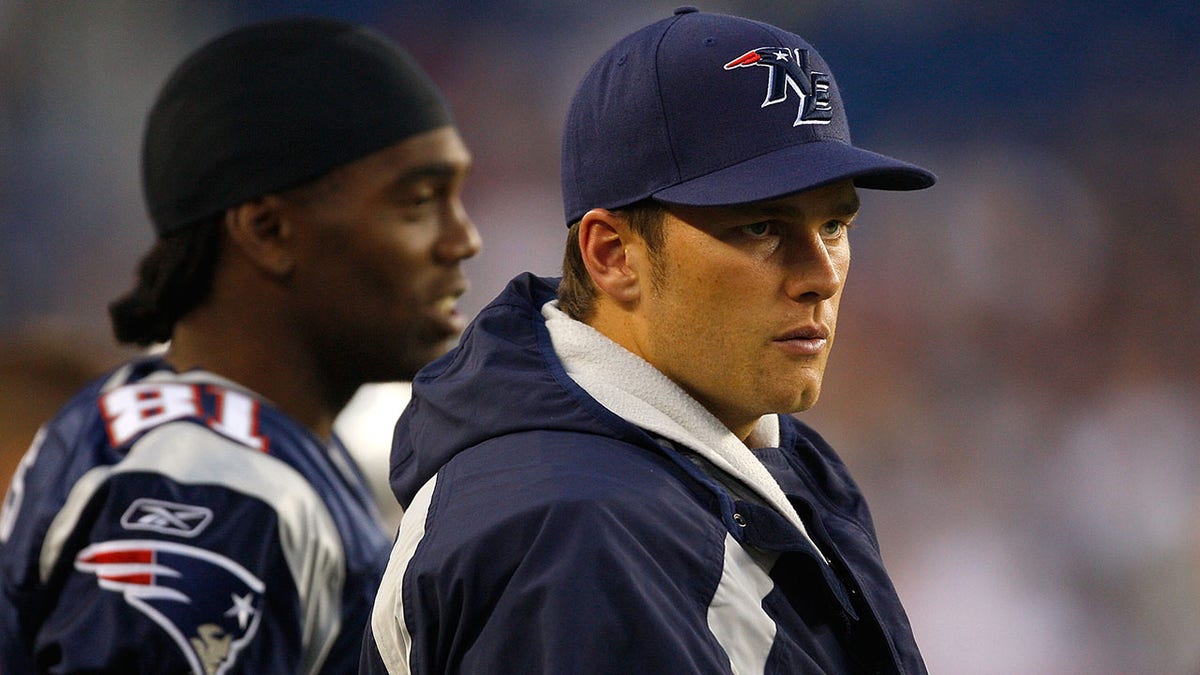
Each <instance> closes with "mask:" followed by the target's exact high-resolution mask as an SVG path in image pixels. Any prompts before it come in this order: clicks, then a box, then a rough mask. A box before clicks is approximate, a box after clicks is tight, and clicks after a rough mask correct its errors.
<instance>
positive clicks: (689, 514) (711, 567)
mask: <svg viewBox="0 0 1200 675" xmlns="http://www.w3.org/2000/svg"><path fill="white" fill-rule="evenodd" d="M555 292H556V287H555V283H554V280H546V279H539V278H536V277H533V276H530V275H522V276H520V277H518V278H517V279H515V280H514V281H513V282H512V283H511V284H510V285H509V287H508V288H507V289H506V290H505V291H504V293H503V294H502V295H501V296H500V297H499V298H497V299H496V300H495V301H494V302H492V303H491V304H490V305H489V306H488V307H487V308H485V309H484V310H483V311H482V312H481V313H480V315H479V316H478V317H477V318H476V320H475V321H474V322H473V323H472V325H471V327H469V328H468V329H467V331H466V332H465V333H464V335H463V339H462V341H461V343H460V345H459V347H457V348H456V349H455V350H453V351H451V352H450V353H449V354H447V355H446V356H444V357H443V358H441V359H439V360H438V361H435V362H434V363H433V364H431V365H430V366H428V367H427V368H426V369H425V370H424V371H422V372H421V373H420V374H419V375H418V376H417V378H416V381H415V382H414V386H413V398H412V401H411V403H410V404H409V407H408V408H407V409H406V410H405V412H404V414H403V415H402V417H401V419H400V421H399V422H398V424H397V427H396V435H395V439H394V446H393V449H392V466H391V479H392V487H393V489H394V491H395V493H396V496H397V498H398V499H399V500H400V502H401V504H403V505H404V506H405V507H406V508H407V511H406V512H405V515H404V518H403V520H402V521H401V525H400V532H399V535H398V538H397V541H396V544H395V546H394V548H393V551H392V557H391V560H390V561H389V563H388V569H387V572H386V573H385V575H384V580H383V582H382V584H381V587H380V591H379V595H378V596H377V598H376V604H375V608H374V610H373V614H372V617H371V624H370V626H369V628H368V633H367V639H366V640H365V641H364V652H363V672H367V673H390V674H392V675H395V674H397V673H410V672H411V673H420V674H433V673H439V674H440V673H622V674H624V673H671V674H672V675H676V674H680V673H905V674H916V673H924V672H925V666H924V663H923V661H922V659H921V655H920V653H919V652H918V650H917V646H916V644H915V642H914V640H913V636H912V632H911V629H910V628H909V624H908V620H907V618H906V616H905V614H904V610H903V608H902V607H901V605H900V601H899V599H898V598H897V596H896V592H895V590H894V589H893V587H892V584H891V582H890V580H889V579H888V575H887V572H886V571H885V570H884V567H883V563H882V561H881V559H880V553H879V546H878V542H877V540H876V536H875V532H874V528H873V525H872V523H871V518H870V515H869V513H868V511H867V506H866V504H865V502H864V501H863V497H862V495H861V494H860V492H859V490H858V488H857V487H856V486H855V484H854V482H853V481H852V480H851V478H850V476H849V474H848V472H847V469H846V467H845V465H844V464H843V463H842V462H841V461H840V460H839V459H838V457H837V455H836V454H835V453H834V452H833V450H832V449H831V448H830V447H829V446H828V445H826V444H825V442H824V441H823V440H822V439H821V438H820V437H819V436H818V435H817V434H816V433H815V432H813V431H812V430H811V429H809V428H808V427H807V426H805V425H804V424H802V423H800V422H799V421H797V420H795V419H794V418H792V417H790V416H778V415H769V416H767V417H764V418H763V419H762V420H761V421H760V423H759V425H758V428H757V429H756V430H755V431H754V433H753V434H752V435H751V438H750V439H749V440H750V443H749V446H752V447H755V449H754V450H751V449H750V448H749V447H748V445H747V444H743V443H742V442H741V441H740V440H738V439H737V437H735V436H734V435H733V434H732V433H730V432H729V431H728V429H726V428H725V427H724V426H722V425H721V424H720V422H719V421H717V420H716V418H714V417H712V416H711V415H710V414H709V413H708V412H707V411H706V410H704V408H703V407H701V406H700V404H699V403H697V402H696V401H695V400H693V399H691V398H690V397H688V396H687V395H686V394H685V393H684V392H683V391H682V390H681V389H680V388H678V387H677V386H676V385H674V384H673V383H672V382H671V381H670V380H668V379H667V378H666V377H665V376H663V375H662V374H661V373H659V372H658V371H657V370H655V369H654V368H653V367H651V366H650V365H649V364H648V363H646V362H645V361H642V360H641V359H639V358H637V357H636V356H634V355H633V354H631V353H629V352H628V351H625V350H624V349H622V348H621V347H619V346H617V345H616V344H615V343H613V342H611V341H610V340H608V339H607V338H605V337H604V336H602V335H601V334H600V333H598V332H596V331H594V330H593V329H591V328H590V327H588V326H587V325H585V324H582V323H580V322H577V321H573V320H571V319H570V318H568V317H566V316H565V315H564V314H563V313H562V312H561V311H559V310H558V309H557V307H556V303H554V302H553V300H554V298H555Z"/></svg>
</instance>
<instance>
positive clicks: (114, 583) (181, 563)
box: [75, 539, 265, 675]
mask: <svg viewBox="0 0 1200 675" xmlns="http://www.w3.org/2000/svg"><path fill="white" fill-rule="evenodd" d="M75 569H77V570H79V571H81V572H90V573H92V574H95V575H96V579H97V581H98V582H99V584H100V587H101V588H103V589H105V590H109V591H113V592H116V593H120V594H121V595H122V596H123V597H124V598H125V601H126V602H128V603H129V604H130V605H132V606H133V607H135V608H137V609H138V611H140V612H142V613H143V614H145V615H146V616H148V617H150V618H151V619H152V620H153V621H154V622H155V623H157V624H158V625H159V626H160V627H162V629H163V630H165V631H166V632H167V633H168V634H169V635H170V636H171V638H172V639H173V640H174V641H175V644H177V645H178V646H179V649H180V650H181V651H182V652H183V656H184V658H186V659H187V662H188V664H189V666H190V667H191V670H192V672H194V673H203V674H204V675H220V674H221V673H227V672H229V670H230V669H231V668H232V667H233V666H234V664H235V662H236V660H237V655H238V652H239V651H241V649H242V648H243V647H245V646H246V644H247V643H249V642H250V640H251V639H253V638H254V635H255V633H256V632H257V630H258V624H259V619H260V618H261V616H262V603H263V591H264V589H265V585H264V584H263V582H262V581H261V580H260V579H259V578H258V577H256V576H254V575H253V574H251V573H250V572H249V571H248V570H247V569H246V568H244V567H242V566H241V565H239V564H237V563H236V562H234V561H232V560H230V559H229V558H226V557H225V556H223V555H219V554H216V553H213V552H212V551H206V550H204V549H201V548H196V547H194V546H187V545H184V544H178V543H174V542H166V541H157V540H150V539H140V540H139V539H126V540H120V541H106V542H102V543H98V544H92V545H91V546H88V547H87V548H85V549H83V550H82V551H80V552H79V554H78V556H76V558H75ZM198 579H201V580H203V585H204V588H205V592H204V593H203V594H202V595H192V594H189V593H188V589H189V588H195V587H196V581H197V580H198Z"/></svg>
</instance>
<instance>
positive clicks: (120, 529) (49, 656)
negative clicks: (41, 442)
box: [4, 421, 344, 673]
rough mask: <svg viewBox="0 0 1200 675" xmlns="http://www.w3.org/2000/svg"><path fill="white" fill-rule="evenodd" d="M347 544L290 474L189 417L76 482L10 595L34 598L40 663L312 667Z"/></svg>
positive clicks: (58, 668)
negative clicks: (116, 462) (26, 570)
mask: <svg viewBox="0 0 1200 675" xmlns="http://www.w3.org/2000/svg"><path fill="white" fill-rule="evenodd" d="M32 468H33V470H36V465H35V466H34V467H32ZM27 496H28V497H32V498H34V501H33V502H31V503H34V504H36V495H34V494H32V492H31V494H30V495H27ZM42 510H43V512H49V510H50V509H49V507H48V506H47V505H43V506H42ZM22 517H24V516H22ZM18 527H20V524H18ZM340 546H341V545H340V539H339V538H338V536H337V533H336V531H335V530H334V529H333V525H332V521H331V519H330V517H329V514H328V511H327V510H326V509H325V507H324V506H323V503H322V502H321V500H320V499H319V497H318V495H316V493H315V492H314V491H313V489H312V487H311V486H310V485H309V484H308V483H307V481H305V480H304V479H303V478H302V477H301V476H300V475H299V474H298V473H296V472H295V470H293V469H291V468H290V467H288V466H287V465H285V464H284V463H282V462H280V461H279V460H277V459H275V458H273V457H270V456H268V455H265V454H262V453H259V452H256V451H254V450H251V449H248V448H246V447H245V446H242V445H240V444H237V443H234V442H232V441H230V440H228V439H225V438H223V437H221V436H219V435H217V434H214V433H212V432H211V431H210V430H208V429H206V428H205V427H204V426H203V425H201V424H196V423H193V422H186V421H183V422H176V423H171V424H167V425H164V426H162V427H159V428H157V429H155V430H154V431H152V432H150V433H148V434H146V435H145V436H144V437H142V438H141V439H140V440H138V441H137V442H136V443H135V444H134V446H133V447H132V448H131V449H130V451H129V453H128V456H127V457H126V458H125V459H124V460H122V461H121V462H120V463H118V464H115V465H110V466H100V467H96V468H93V469H92V470H91V471H89V472H87V473H85V474H84V475H83V476H82V477H81V478H80V479H79V480H78V481H77V482H76V483H75V484H74V485H73V486H71V489H70V491H69V492H68V493H67V497H66V500H65V502H64V503H63V504H62V505H61V508H58V509H57V510H56V511H55V512H54V513H53V515H52V516H51V517H50V518H49V522H48V525H46V526H45V536H44V540H43V541H42V542H41V543H40V545H39V546H37V547H36V550H34V551H32V556H31V558H30V560H29V569H28V574H25V575H20V574H14V575H9V574H8V572H9V570H8V569H6V570H5V571H6V578H5V581H4V584H5V592H6V593H9V592H11V593H14V594H17V595H21V596H23V597H24V598H26V599H27V602H25V603H24V605H23V607H24V610H23V612H22V614H21V616H20V618H19V623H20V624H21V630H22V632H23V633H24V634H25V636H26V640H27V644H26V648H27V649H28V654H29V657H30V659H31V660H32V661H33V663H34V664H35V666H34V668H35V669H31V670H30V672H54V673H71V672H138V673H168V672H170V673H178V672H197V673H205V672H228V673H240V672H254V673H305V672H316V671H317V670H318V669H319V667H320V664H321V661H322V659H323V658H324V655H325V652H326V650H327V649H328V646H329V644H330V642H331V641H332V639H333V636H334V635H335V634H336V630H337V627H338V626H337V624H338V621H339V618H338V617H339V612H338V605H339V603H340V598H339V594H340V592H341V587H342V576H343V569H344V563H343V558H342V551H341V548H340ZM5 556H6V557H7V556H8V552H7V551H5ZM4 564H5V565H6V567H8V566H9V565H10V561H9V560H7V559H6V560H5V561H4ZM222 669H224V670H222Z"/></svg>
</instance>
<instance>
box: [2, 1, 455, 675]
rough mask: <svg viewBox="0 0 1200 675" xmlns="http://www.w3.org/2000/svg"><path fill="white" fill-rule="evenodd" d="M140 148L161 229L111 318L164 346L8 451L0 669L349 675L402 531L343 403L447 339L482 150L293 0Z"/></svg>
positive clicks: (409, 78) (197, 78)
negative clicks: (358, 453)
mask: <svg viewBox="0 0 1200 675" xmlns="http://www.w3.org/2000/svg"><path fill="white" fill-rule="evenodd" d="M142 159H143V162H142V170H143V187H144V191H145V197H146V202H147V206H148V210H149V212H150V216H151V220H152V221H153V224H154V226H155V230H156V232H157V239H156V241H155V243H154V246H153V248H152V249H151V250H150V252H149V253H148V254H147V255H146V257H145V258H144V259H143V260H142V263H141V266H140V268H139V274H138V279H137V284H136V286H135V287H134V289H133V290H132V291H131V292H130V293H129V294H128V295H127V296H125V297H124V298H121V299H120V300H118V301H117V302H115V303H113V305H112V306H111V307H110V313H111V316H112V323H113V329H114V332H115V333H116V336H117V338H118V340H119V341H121V342H124V343H129V344H134V345H144V346H149V345H155V344H159V343H169V346H168V347H167V349H166V350H165V352H161V353H160V352H159V351H156V352H155V354H156V355H153V356H148V357H145V358H138V359H136V360H134V361H132V362H131V363H129V364H127V365H125V366H124V367H121V368H119V369H118V370H116V371H115V372H113V373H111V374H109V375H108V376H106V377H104V378H102V379H100V380H98V381H96V382H94V383H92V384H91V385H89V386H88V387H87V388H86V389H85V390H84V391H82V392H80V393H79V394H78V395H77V396H76V397H75V398H73V399H72V401H71V402H70V403H68V404H67V405H66V406H65V407H64V408H63V409H62V411H61V412H60V413H59V414H58V415H57V416H56V417H55V418H54V419H53V420H51V421H50V422H49V423H47V424H46V425H45V426H44V427H43V428H42V430H41V431H40V432H39V433H38V435H37V437H36V438H35V439H34V440H33V445H32V447H31V448H30V450H29V452H28V453H27V454H26V455H25V457H24V459H23V460H22V462H21V465H20V468H19V469H18V470H17V472H16V474H15V476H14V478H13V481H12V486H11V489H10V491H9V493H8V496H7V498H6V499H5V503H4V510H3V515H2V516H0V593H2V596H3V597H2V598H0V671H3V672H4V673H6V674H9V675H15V674H17V673H51V672H52V673H79V672H87V673H100V672H104V673H197V674H201V673H206V674H212V673H235V672H236V673H279V674H280V675H283V674H287V675H295V674H297V673H347V672H354V671H355V670H356V669H357V667H358V660H359V654H360V651H361V644H362V635H363V628H364V625H365V623H366V620H367V616H368V612H369V610H370V607H371V603H372V601H373V599H374V596H375V590H376V588H377V586H378V583H379V580H380V577H381V575H382V573H383V569H384V566H385V564H386V562H387V553H388V550H389V548H390V544H391V536H390V533H388V532H385V531H384V530H383V528H382V523H381V522H380V520H379V517H378V511H377V510H376V508H375V505H374V502H373V501H372V496H371V493H370V491H369V490H368V488H367V485H366V483H365V482H364V481H363V477H362V475H361V474H360V472H359V471H358V469H357V468H356V467H355V465H354V463H353V461H352V460H351V459H350V456H349V455H348V454H347V452H346V450H345V448H344V447H343V445H342V444H341V442H340V441H339V440H338V438H337V436H336V435H335V434H334V433H333V421H334V418H335V416H336V415H337V414H338V412H339V411H340V410H341V409H342V407H343V406H344V405H345V404H346V402H347V401H348V400H350V398H351V396H352V395H353V394H354V393H355V391H356V390H357V389H358V387H359V386H360V385H362V384H363V383H366V382H371V381H389V380H400V379H407V378H410V377H412V375H413V374H414V373H415V372H416V370H417V369H418V368H420V367H421V366H422V365H424V364H426V363H428V362H429V361H430V360H432V359H433V358H435V357H437V356H439V355H440V354H442V353H444V352H445V351H446V350H447V349H448V348H449V347H450V346H451V344H452V343H453V341H454V340H455V339H456V338H457V337H458V335H459V333H460V332H461V331H462V329H463V327H464V325H465V319H464V318H463V317H462V316H460V314H459V313H458V312H457V311H456V309H455V301H456V299H457V298H458V297H459V295H460V294H462V293H463V292H464V291H465V290H466V284H467V282H466V280H465V278H464V276H463V272H462V270H461V266H460V262H461V261H462V260H463V259H465V258H468V257H470V256H471V255H473V254H474V253H476V252H477V251H478V249H479V236H478V233H477V232H476V231H475V228H474V226H473V225H472V223H471V221H470V220H469V219H468V217H467V215H466V214H465V213H464V211H463V206H462V202H461V200H460V194H461V186H462V182H463V179H464V176H465V174H466V172H467V170H468V166H469V164H470V154H469V153H468V151H467V149H466V147H465V146H464V145H463V141H462V139H461V138H460V136H459V134H458V132H457V130H456V129H455V127H454V124H453V120H452V119H451V117H450V112H449V109H448V108H447V106H446V104H445V102H444V101H443V98H442V96H441V93H440V92H439V91H438V89H437V88H436V87H435V86H434V84H433V82H432V81H431V80H430V79H429V78H428V76H427V75H426V74H425V73H424V72H423V71H422V70H421V68H420V67H419V66H418V65H417V64H416V63H415V62H414V61H413V60H412V59H411V57H409V55H408V54H406V53H405V52H403V51H401V50H400V49H398V48H397V47H396V46H395V45H393V44H392V43H391V42H389V41H388V40H386V39H385V38H384V37H383V36H381V35H379V34H377V33H375V32H373V31H370V30H367V29H364V28H362V27H359V26H355V25H351V24H346V23H344V22H340V21H334V20H327V19H307V18H303V19H287V20H280V21H274V22H269V23H265V24H257V25H253V26H249V27H245V28H241V29H238V30H235V31H233V32H232V33H229V34H227V35H224V36H222V37H220V38H218V39H216V40H214V41H212V42H210V43H208V44H206V45H204V46H203V47H202V48H200V49H199V50H198V51H196V52H195V53H194V54H193V55H191V56H190V57H188V58H187V60H185V61H184V62H183V63H182V64H181V65H179V66H178V67H177V68H176V70H175V71H174V73H173V74H172V75H171V77H170V78H169V79H168V80H167V82H166V83H165V85H164V86H163V88H162V90H161V91H160V93H159V96H158V99H157V100H156V102H155V103H154V106H153V108H152V109H151V111H150V115H149V118H148V121H147V124H146V131H145V138H144V145H143V156H142Z"/></svg>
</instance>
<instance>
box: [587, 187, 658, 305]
mask: <svg viewBox="0 0 1200 675" xmlns="http://www.w3.org/2000/svg"><path fill="white" fill-rule="evenodd" d="M645 246H646V245H645V242H644V241H642V238H641V237H639V236H637V235H636V234H635V233H634V232H633V231H632V230H630V229H629V221H628V220H626V219H625V217H624V216H621V215H619V214H616V213H613V212H612V211H609V210H607V209H592V210H591V211H588V212H587V213H585V214H584V216H583V218H582V219H581V220H580V221H579V252H580V254H581V256H582V258H583V265H584V267H586V268H587V271H588V274H589V275H591V277H592V282H593V283H595V284H596V287H597V288H599V289H600V292H601V293H603V294H604V295H607V296H609V297H611V298H612V299H613V300H615V301H617V302H619V303H622V304H626V303H631V302H636V301H637V299H638V298H639V297H640V294H641V286H640V280H641V278H642V275H643V274H646V275H647V276H646V278H649V276H648V274H649V270H647V269H645V268H644V264H645V263H646V262H647V260H646V255H645Z"/></svg>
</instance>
